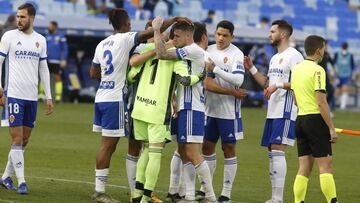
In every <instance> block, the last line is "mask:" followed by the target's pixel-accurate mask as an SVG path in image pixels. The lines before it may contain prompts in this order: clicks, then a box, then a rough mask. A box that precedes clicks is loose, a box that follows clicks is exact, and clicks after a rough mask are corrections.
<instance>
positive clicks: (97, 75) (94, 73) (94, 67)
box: [90, 62, 101, 79]
mask: <svg viewBox="0 0 360 203" xmlns="http://www.w3.org/2000/svg"><path fill="white" fill-rule="evenodd" d="M90 77H91V78H92V79H101V67H100V64H98V63H94V62H93V63H92V64H91V67H90Z"/></svg>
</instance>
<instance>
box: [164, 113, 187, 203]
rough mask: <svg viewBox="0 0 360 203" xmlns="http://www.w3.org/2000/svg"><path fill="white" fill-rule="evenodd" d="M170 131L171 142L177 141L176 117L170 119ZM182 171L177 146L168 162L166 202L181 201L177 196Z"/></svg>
mask: <svg viewBox="0 0 360 203" xmlns="http://www.w3.org/2000/svg"><path fill="white" fill-rule="evenodd" d="M170 129H171V136H172V140H177V134H178V133H177V131H178V117H175V118H172V119H171V124H170ZM182 171H183V164H182V161H181V157H180V154H179V150H178V146H177V147H176V150H175V151H174V154H173V156H172V158H171V162H170V183H169V190H168V194H167V196H166V201H168V202H176V201H178V200H180V199H181V197H180V195H179V188H180V180H181V178H182Z"/></svg>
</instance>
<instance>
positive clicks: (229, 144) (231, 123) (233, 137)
mask: <svg viewBox="0 0 360 203" xmlns="http://www.w3.org/2000/svg"><path fill="white" fill-rule="evenodd" d="M219 132H220V136H221V141H222V150H223V152H224V158H225V160H224V180H223V189H222V192H221V196H220V197H219V199H218V202H229V201H230V200H231V190H232V185H233V183H234V180H235V175H236V171H237V157H236V151H235V149H236V141H237V140H240V139H243V132H242V121H241V119H234V120H229V119H219Z"/></svg>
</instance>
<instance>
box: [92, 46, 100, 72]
mask: <svg viewBox="0 0 360 203" xmlns="http://www.w3.org/2000/svg"><path fill="white" fill-rule="evenodd" d="M99 45H100V44H98V45H97V47H96V49H95V54H94V58H93V60H92V63H93V66H94V67H97V68H100V60H99V57H98V55H99V51H100V48H99V47H100V46H99Z"/></svg>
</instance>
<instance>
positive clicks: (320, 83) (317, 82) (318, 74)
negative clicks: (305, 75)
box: [314, 68, 326, 91]
mask: <svg viewBox="0 0 360 203" xmlns="http://www.w3.org/2000/svg"><path fill="white" fill-rule="evenodd" d="M314 90H315V91H319V90H323V91H326V73H325V71H324V69H322V68H318V69H317V70H316V71H315V74H314Z"/></svg>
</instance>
